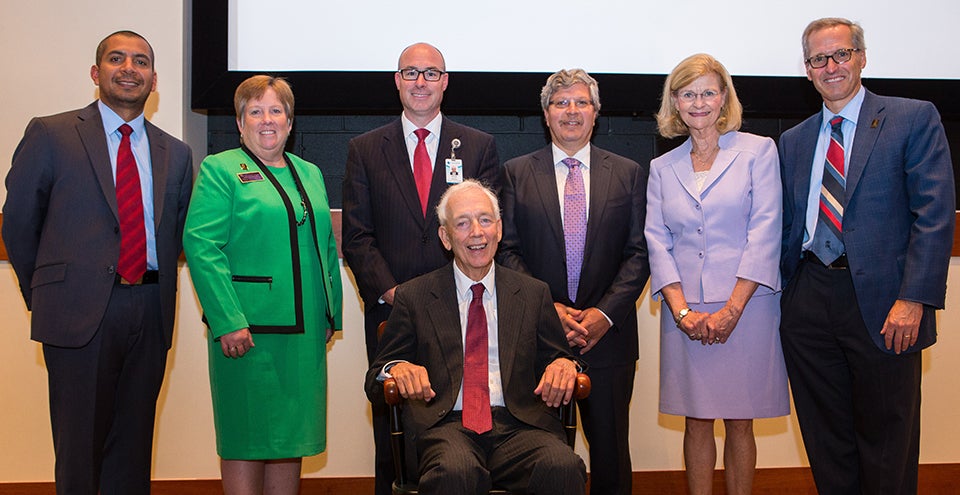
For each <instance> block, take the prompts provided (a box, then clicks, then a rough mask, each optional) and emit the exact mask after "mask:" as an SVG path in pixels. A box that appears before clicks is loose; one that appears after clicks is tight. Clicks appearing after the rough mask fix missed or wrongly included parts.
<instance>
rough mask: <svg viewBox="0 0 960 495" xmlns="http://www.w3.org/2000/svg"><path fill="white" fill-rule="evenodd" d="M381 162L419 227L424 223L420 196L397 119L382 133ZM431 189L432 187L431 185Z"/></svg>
mask: <svg viewBox="0 0 960 495" xmlns="http://www.w3.org/2000/svg"><path fill="white" fill-rule="evenodd" d="M380 151H381V157H382V159H383V163H384V164H385V166H386V167H387V168H388V169H389V170H390V173H391V174H393V178H394V180H395V181H396V183H397V193H398V194H400V196H401V197H403V202H404V203H406V205H407V209H409V210H410V214H411V215H413V217H414V218H415V219H417V222H418V223H419V225H420V226H421V227H423V225H424V218H423V209H422V208H421V206H420V197H419V196H418V195H417V182H416V181H415V180H414V178H413V170H412V169H411V168H410V159H409V158H408V157H409V156H410V155H409V154H408V153H407V144H406V137H405V136H404V135H403V125H402V124H401V123H400V119H397V120H396V121H395V122H394V124H393V126H392V128H391V129H390V130H389V132H385V133H384V134H383V143H382V146H381V148H380ZM431 189H432V187H431Z"/></svg>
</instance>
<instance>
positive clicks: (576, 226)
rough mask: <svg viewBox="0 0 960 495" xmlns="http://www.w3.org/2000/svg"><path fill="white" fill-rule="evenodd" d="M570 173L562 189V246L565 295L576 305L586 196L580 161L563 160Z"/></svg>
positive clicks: (583, 235) (585, 233) (583, 241)
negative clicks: (565, 281)
mask: <svg viewBox="0 0 960 495" xmlns="http://www.w3.org/2000/svg"><path fill="white" fill-rule="evenodd" d="M563 164H564V165H566V166H567V167H568V168H569V169H570V171H569V172H568V173H567V181H566V183H565V184H564V185H563V243H564V247H565V248H566V253H567V295H568V296H569V297H570V301H572V302H574V303H575V302H576V301H577V288H578V286H579V285H580V268H581V266H582V265H583V246H584V244H585V243H586V239H587V193H586V190H585V188H584V187H583V173H582V172H581V171H580V166H581V165H583V164H582V163H580V160H577V159H576V158H564V159H563Z"/></svg>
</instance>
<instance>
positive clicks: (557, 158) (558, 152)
mask: <svg viewBox="0 0 960 495" xmlns="http://www.w3.org/2000/svg"><path fill="white" fill-rule="evenodd" d="M550 149H551V150H552V151H553V164H554V165H555V166H560V165H563V164H562V163H560V162H562V161H563V159H564V158H567V157H568V155H567V153H566V152H565V151H563V150H562V149H560V147H558V146H557V145H556V144H555V143H550ZM569 158H576V159H577V160H580V163H582V164H583V168H585V169H588V170H589V169H590V143H587V145H586V146H584V147H583V148H580V151H577V152H576V153H574V155H573V156H570V157H569ZM563 166H564V167H566V165H563Z"/></svg>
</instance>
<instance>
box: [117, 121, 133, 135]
mask: <svg viewBox="0 0 960 495" xmlns="http://www.w3.org/2000/svg"><path fill="white" fill-rule="evenodd" d="M117 130H118V131H120V134H122V135H123V137H127V136H129V135H131V134H133V127H130V126H129V125H128V124H123V125H122V126H120V127H118V128H117Z"/></svg>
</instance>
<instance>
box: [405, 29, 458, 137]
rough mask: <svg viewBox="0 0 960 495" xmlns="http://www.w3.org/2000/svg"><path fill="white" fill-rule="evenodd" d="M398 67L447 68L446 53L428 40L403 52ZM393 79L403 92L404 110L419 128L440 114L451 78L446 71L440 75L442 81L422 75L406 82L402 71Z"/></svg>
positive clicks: (420, 68)
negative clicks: (443, 53)
mask: <svg viewBox="0 0 960 495" xmlns="http://www.w3.org/2000/svg"><path fill="white" fill-rule="evenodd" d="M397 68H398V69H417V70H426V69H440V70H441V71H445V70H446V65H445V64H444V62H443V55H441V54H440V52H439V51H438V50H437V49H436V48H434V47H432V46H430V45H428V44H426V43H418V44H416V45H412V46H410V47H408V48H407V49H406V50H404V51H403V53H402V54H400V61H399V67H397ZM393 79H394V82H395V83H396V85H397V91H399V92H400V103H402V104H403V113H404V115H406V116H407V118H408V119H410V121H411V122H413V123H414V124H416V125H417V126H418V127H424V126H425V125H427V124H428V123H430V121H431V120H433V119H434V117H436V116H437V114H438V113H440V102H441V101H443V92H444V91H446V89H447V81H448V80H449V77H448V74H447V73H446V72H444V73H443V75H441V76H440V80H439V81H427V80H426V79H424V78H423V74H420V75H419V76H417V79H416V80H415V81H407V80H404V79H403V78H402V77H400V73H399V72H398V73H395V74H394V75H393Z"/></svg>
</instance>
